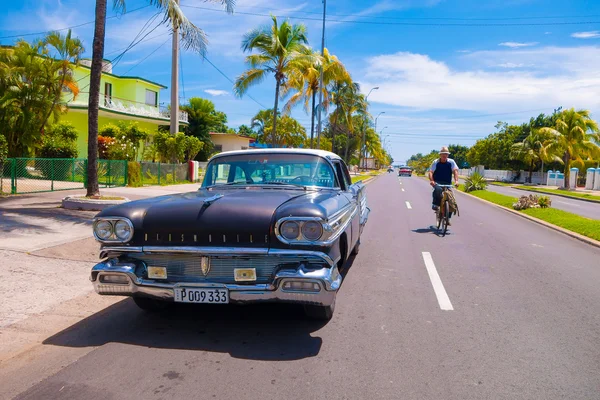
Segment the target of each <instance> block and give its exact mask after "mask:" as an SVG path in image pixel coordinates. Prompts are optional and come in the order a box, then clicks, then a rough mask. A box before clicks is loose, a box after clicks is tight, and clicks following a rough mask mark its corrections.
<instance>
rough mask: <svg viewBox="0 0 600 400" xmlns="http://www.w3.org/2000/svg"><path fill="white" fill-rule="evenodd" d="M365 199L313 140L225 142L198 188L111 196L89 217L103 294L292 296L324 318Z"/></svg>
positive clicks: (148, 301)
mask: <svg viewBox="0 0 600 400" xmlns="http://www.w3.org/2000/svg"><path fill="white" fill-rule="evenodd" d="M368 215H369V209H368V208H367V199H366V193H365V187H364V185H363V184H362V182H358V183H355V184H353V183H352V181H351V178H350V174H349V173H348V169H347V167H346V164H345V163H344V161H343V160H342V159H340V158H339V157H338V156H337V155H335V154H333V153H329V152H326V151H319V150H300V149H294V150H292V149H272V150H246V151H235V152H225V153H221V154H218V155H217V156H215V157H213V158H212V159H211V160H210V161H209V163H208V165H207V168H206V175H205V177H204V181H203V183H202V186H201V187H200V189H199V190H198V191H196V192H191V193H182V194H177V195H168V196H161V197H155V198H150V199H145V200H138V201H132V202H128V203H124V204H120V205H117V206H113V207H110V208H107V209H105V210H104V211H102V212H100V213H99V214H98V215H97V216H96V217H95V219H94V224H93V230H94V236H95V237H96V239H97V240H98V241H99V242H100V243H102V246H101V250H100V258H101V259H102V262H100V263H99V264H97V265H96V266H94V267H93V268H92V272H91V277H90V280H91V281H92V282H93V285H94V288H95V290H96V292H97V293H99V294H102V295H123V296H133V299H134V301H135V303H136V304H137V305H138V306H139V307H140V308H142V309H144V310H148V311H156V310H161V309H164V308H165V307H166V306H168V304H169V303H170V302H171V303H172V302H183V303H218V304H223V303H247V302H263V301H275V302H291V303H300V304H303V305H304V309H305V311H306V314H307V315H308V316H310V317H313V318H318V319H325V320H328V319H330V318H331V317H332V315H333V311H334V307H335V298H336V293H337V290H338V289H339V288H340V284H341V281H342V276H341V275H340V268H341V266H342V265H344V263H345V261H346V260H347V259H348V258H349V257H350V256H351V255H352V254H353V253H357V252H358V249H359V246H360V236H361V233H362V230H363V228H364V226H365V224H366V222H367V218H368Z"/></svg>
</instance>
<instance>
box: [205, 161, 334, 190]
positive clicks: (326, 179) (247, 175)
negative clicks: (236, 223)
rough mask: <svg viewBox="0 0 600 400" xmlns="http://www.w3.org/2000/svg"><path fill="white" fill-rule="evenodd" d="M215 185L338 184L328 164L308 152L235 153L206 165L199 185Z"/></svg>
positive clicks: (326, 186)
mask: <svg viewBox="0 0 600 400" xmlns="http://www.w3.org/2000/svg"><path fill="white" fill-rule="evenodd" d="M215 185H294V186H316V187H322V188H334V187H339V185H338V182H337V180H336V177H335V173H334V171H333V169H332V167H331V165H330V164H329V163H328V162H327V161H326V160H325V159H323V158H321V157H318V156H313V155H307V154H289V153H288V154H265V153H256V154H251V153H250V154H236V155H231V156H223V157H218V158H216V159H215V160H213V161H211V162H210V163H209V165H208V167H207V170H206V175H205V177H204V182H203V184H202V187H209V186H215Z"/></svg>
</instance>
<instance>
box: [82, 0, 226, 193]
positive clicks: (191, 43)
mask: <svg viewBox="0 0 600 400" xmlns="http://www.w3.org/2000/svg"><path fill="white" fill-rule="evenodd" d="M106 1H107V0H96V20H95V25H94V41H93V51H92V66H91V71H90V93H89V103H88V186H87V196H97V195H98V194H99V193H100V190H99V188H98V102H99V100H100V80H101V78H102V57H103V56H104V34H105V25H106ZM211 1H213V2H216V3H221V4H222V5H224V6H225V8H226V10H227V12H229V13H231V12H233V7H234V5H235V0H211ZM148 2H149V3H150V4H151V5H153V6H156V7H157V8H158V9H159V10H163V11H164V12H165V17H164V20H163V21H164V22H168V23H169V24H170V25H171V27H173V28H177V32H178V33H179V34H180V35H181V41H182V44H183V47H184V48H186V49H192V50H194V51H198V52H199V53H200V54H204V53H205V52H206V47H207V43H208V41H207V39H206V35H205V34H204V31H203V30H202V29H200V28H198V27H197V26H196V25H194V24H193V23H192V22H190V20H189V19H188V18H187V17H186V16H185V14H184V13H183V11H182V10H181V8H180V7H179V0H148ZM113 8H114V9H115V10H117V11H125V0H113Z"/></svg>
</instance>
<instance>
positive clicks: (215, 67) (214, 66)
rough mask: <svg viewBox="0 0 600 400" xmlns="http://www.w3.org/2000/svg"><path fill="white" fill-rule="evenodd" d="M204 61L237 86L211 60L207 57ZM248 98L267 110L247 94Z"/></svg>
mask: <svg viewBox="0 0 600 400" xmlns="http://www.w3.org/2000/svg"><path fill="white" fill-rule="evenodd" d="M204 59H205V60H206V61H207V62H208V63H209V64H210V65H212V66H213V68H214V69H216V70H217V71H218V72H219V73H220V74H221V75H223V76H224V77H225V79H227V80H228V81H229V82H231V83H232V84H233V85H235V82H234V81H233V80H232V79H231V78H230V77H228V76H227V75H225V73H224V72H223V71H221V70H220V69H219V67H217V66H216V65H215V64H213V63H212V62H211V61H210V60H209V59H208V58H207V57H206V56H204ZM246 96H248V97H249V98H250V99H252V100H253V101H254V102H255V103H256V104H258V105H259V106H261V107H262V108H265V109H266V108H268V107H265V106H264V105H263V104H261V103H260V102H259V101H258V100H256V99H255V98H254V97H252V96H250V95H249V94H247V95H246Z"/></svg>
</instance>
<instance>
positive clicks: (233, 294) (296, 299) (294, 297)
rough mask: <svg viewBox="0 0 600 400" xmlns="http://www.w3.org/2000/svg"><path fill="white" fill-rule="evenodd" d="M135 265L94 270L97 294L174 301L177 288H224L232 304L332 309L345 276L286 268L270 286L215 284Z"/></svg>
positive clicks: (103, 264)
mask: <svg viewBox="0 0 600 400" xmlns="http://www.w3.org/2000/svg"><path fill="white" fill-rule="evenodd" d="M137 268H138V266H137V265H136V264H135V263H128V262H119V261H118V260H115V259H112V260H107V261H104V262H101V263H99V264H97V265H95V266H94V267H93V268H92V273H91V276H90V280H91V281H92V284H93V285H94V290H95V291H96V293H98V294H101V295H114V296H140V297H150V298H154V299H158V300H166V301H174V298H175V294H174V289H175V288H183V287H185V288H221V289H227V290H228V291H229V302H230V303H238V304H239V303H259V302H287V303H299V304H309V305H319V306H329V305H331V304H333V302H334V301H335V296H336V293H337V290H338V289H339V288H340V285H341V283H342V276H341V274H340V273H339V271H338V268H337V266H335V265H334V266H332V267H328V268H320V269H305V268H304V267H303V266H300V267H299V268H297V269H283V270H280V271H278V272H277V273H276V274H275V276H274V278H273V280H272V281H271V282H270V283H267V284H250V285H246V284H224V283H213V282H175V283H174V282H157V281H156V280H150V279H144V278H141V277H139V276H137V275H136V269H137ZM286 282H311V283H315V284H317V286H318V287H319V290H318V291H317V290H316V289H315V288H316V286H313V288H312V289H311V290H310V291H308V290H290V289H285V288H284V284H285V283H286Z"/></svg>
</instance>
